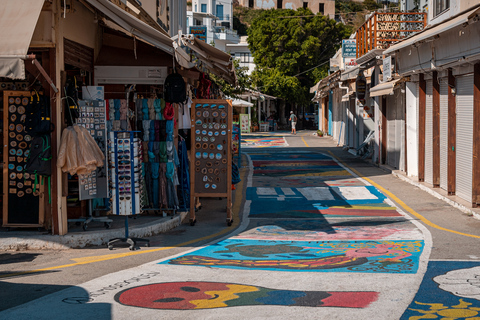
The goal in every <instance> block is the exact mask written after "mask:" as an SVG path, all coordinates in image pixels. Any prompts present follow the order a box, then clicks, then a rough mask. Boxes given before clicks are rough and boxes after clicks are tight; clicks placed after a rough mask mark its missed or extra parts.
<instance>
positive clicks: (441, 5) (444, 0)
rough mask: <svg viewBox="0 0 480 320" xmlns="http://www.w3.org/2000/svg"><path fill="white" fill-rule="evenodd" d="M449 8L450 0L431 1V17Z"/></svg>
mask: <svg viewBox="0 0 480 320" xmlns="http://www.w3.org/2000/svg"><path fill="white" fill-rule="evenodd" d="M449 8H450V0H434V1H433V17H436V16H438V15H440V14H441V13H443V12H444V11H446V10H448V9H449Z"/></svg>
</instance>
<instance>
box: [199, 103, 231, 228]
mask: <svg viewBox="0 0 480 320" xmlns="http://www.w3.org/2000/svg"><path fill="white" fill-rule="evenodd" d="M192 105H193V106H194V108H192V113H191V116H192V122H191V128H192V130H191V137H192V148H191V155H192V156H191V159H192V160H191V162H192V163H191V165H190V225H191V226H194V225H195V223H196V217H195V197H209V198H218V197H220V198H224V197H226V198H227V208H226V209H227V225H228V226H231V225H232V223H233V217H232V120H233V115H232V101H231V100H215V99H212V100H206V99H197V100H194V101H193V104H192Z"/></svg>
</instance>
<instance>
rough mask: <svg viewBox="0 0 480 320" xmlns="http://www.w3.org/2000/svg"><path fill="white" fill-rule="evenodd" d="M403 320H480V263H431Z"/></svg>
mask: <svg viewBox="0 0 480 320" xmlns="http://www.w3.org/2000/svg"><path fill="white" fill-rule="evenodd" d="M401 319H405V320H407V319H409V320H417V319H448V320H455V319H467V320H478V319H480V263H479V262H467V261H430V262H429V263H428V269H427V272H426V273H425V276H424V278H423V281H422V284H421V285H420V289H419V290H418V292H417V295H416V296H415V298H414V299H413V301H412V303H411V304H410V306H409V307H408V308H407V310H406V311H405V313H404V314H403V316H402V317H401Z"/></svg>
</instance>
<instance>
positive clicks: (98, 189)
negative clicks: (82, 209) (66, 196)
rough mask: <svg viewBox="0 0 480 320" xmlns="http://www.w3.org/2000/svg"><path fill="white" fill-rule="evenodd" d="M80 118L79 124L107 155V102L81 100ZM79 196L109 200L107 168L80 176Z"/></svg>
mask: <svg viewBox="0 0 480 320" xmlns="http://www.w3.org/2000/svg"><path fill="white" fill-rule="evenodd" d="M78 108H79V117H78V118H77V124H78V125H80V126H82V127H84V128H85V129H87V131H88V132H89V133H90V135H91V136H92V137H93V138H94V139H95V142H96V143H97V145H98V146H99V148H100V150H102V152H103V154H104V155H106V149H105V137H106V135H107V130H106V117H105V102H104V101H97V100H79V101H78ZM78 184H79V196H80V200H87V199H95V198H108V171H107V170H106V166H102V167H97V169H96V170H95V171H93V172H90V173H88V174H79V176H78Z"/></svg>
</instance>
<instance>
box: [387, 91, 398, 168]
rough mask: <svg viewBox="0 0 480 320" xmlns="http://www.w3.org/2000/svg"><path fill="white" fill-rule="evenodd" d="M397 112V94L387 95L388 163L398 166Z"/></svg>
mask: <svg viewBox="0 0 480 320" xmlns="http://www.w3.org/2000/svg"><path fill="white" fill-rule="evenodd" d="M396 113H397V107H396V103H395V96H387V164H388V165H389V166H392V167H394V168H398V164H397V154H396V153H397V148H396V143H395V136H396V128H395V124H396Z"/></svg>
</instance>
